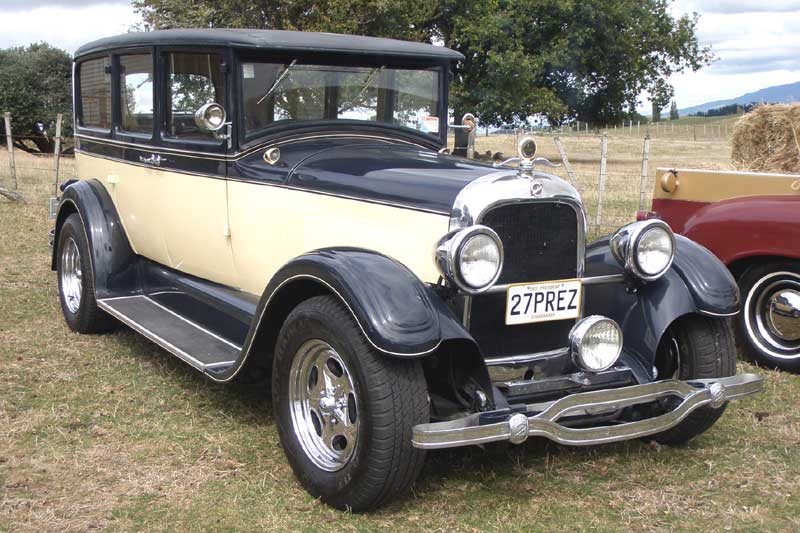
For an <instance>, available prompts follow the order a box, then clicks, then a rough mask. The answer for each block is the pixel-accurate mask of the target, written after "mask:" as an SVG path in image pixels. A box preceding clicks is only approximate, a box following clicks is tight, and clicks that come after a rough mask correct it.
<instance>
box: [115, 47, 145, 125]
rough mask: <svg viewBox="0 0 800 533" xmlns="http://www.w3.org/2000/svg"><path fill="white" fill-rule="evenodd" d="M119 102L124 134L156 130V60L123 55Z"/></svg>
mask: <svg viewBox="0 0 800 533" xmlns="http://www.w3.org/2000/svg"><path fill="white" fill-rule="evenodd" d="M119 91H120V95H119V100H120V106H121V108H122V109H121V112H120V117H121V123H120V127H121V129H122V130H123V131H127V132H131V133H152V131H153V57H152V56H151V55H150V54H136V55H127V56H120V58H119Z"/></svg>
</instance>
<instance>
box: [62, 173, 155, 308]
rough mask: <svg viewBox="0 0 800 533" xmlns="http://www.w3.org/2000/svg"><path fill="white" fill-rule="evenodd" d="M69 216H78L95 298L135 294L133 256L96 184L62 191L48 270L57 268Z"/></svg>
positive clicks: (136, 279)
mask: <svg viewBox="0 0 800 533" xmlns="http://www.w3.org/2000/svg"><path fill="white" fill-rule="evenodd" d="M73 213H77V214H78V216H80V218H81V222H82V223H83V229H84V231H85V232H86V240H87V241H88V242H89V251H90V252H91V267H92V273H93V274H94V284H95V298H97V299H103V298H109V297H112V296H125V295H128V294H133V293H134V292H136V291H137V290H138V289H139V287H140V286H141V284H140V283H139V274H138V269H137V267H136V265H137V262H136V255H135V254H134V253H133V250H132V249H131V246H130V243H129V242H128V237H127V236H126V235H125V231H124V230H123V228H122V223H121V222H120V220H119V215H118V214H117V210H116V208H115V207H114V202H113V201H112V200H111V197H110V196H109V194H108V191H106V189H105V187H104V186H103V184H102V183H100V182H99V181H97V180H87V181H78V182H75V183H73V184H71V185H69V186H68V187H66V188H65V189H64V194H63V195H62V197H61V203H60V204H59V207H58V213H57V214H56V227H55V238H54V241H53V255H52V258H51V268H52V269H53V270H56V268H57V266H58V262H57V260H58V258H57V253H58V239H59V235H60V233H61V229H62V227H63V226H64V221H65V220H66V219H67V217H68V216H69V215H71V214H73Z"/></svg>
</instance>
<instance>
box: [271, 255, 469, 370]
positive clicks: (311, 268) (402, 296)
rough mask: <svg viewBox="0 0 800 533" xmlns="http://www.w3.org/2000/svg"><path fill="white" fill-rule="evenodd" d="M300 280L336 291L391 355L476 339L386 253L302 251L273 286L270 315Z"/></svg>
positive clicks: (422, 351)
mask: <svg viewBox="0 0 800 533" xmlns="http://www.w3.org/2000/svg"><path fill="white" fill-rule="evenodd" d="M298 279H310V280H314V281H315V282H317V283H320V284H322V285H324V286H325V287H327V288H328V289H329V290H330V291H331V292H333V293H334V294H336V295H337V296H338V297H339V299H340V300H341V301H342V303H344V305H346V306H347V307H348V308H349V309H350V312H351V313H352V314H353V317H354V318H355V320H356V322H358V324H359V326H360V327H361V330H362V331H363V333H364V336H365V337H366V338H367V340H368V341H369V342H370V343H371V344H372V345H373V346H374V347H375V348H376V349H378V350H379V351H381V352H384V353H386V354H388V355H392V356H397V357H419V356H423V355H427V354H429V353H431V352H433V351H434V350H436V349H437V348H438V347H439V346H440V345H441V344H442V343H443V342H445V341H448V340H466V341H470V342H472V343H473V344H474V343H475V341H474V339H472V336H470V334H469V333H468V332H467V331H466V330H465V329H464V328H463V326H462V325H461V323H460V322H459V321H458V320H457V319H456V318H455V316H453V314H452V312H451V311H450V309H449V308H448V307H447V305H446V304H445V303H444V301H442V299H441V298H440V297H439V296H438V295H437V294H436V293H435V292H434V290H433V289H432V288H431V287H429V286H428V285H426V284H425V283H423V282H422V281H420V280H419V278H417V277H416V276H415V275H414V273H413V272H411V271H410V270H409V269H408V268H406V267H405V266H403V265H402V264H400V263H398V262H397V261H395V260H394V259H392V258H390V257H387V256H385V255H381V254H379V253H376V252H372V251H368V250H362V249H356V248H337V249H324V250H318V251H315V252H312V253H308V254H305V255H302V256H300V257H298V258H296V259H294V260H292V261H291V262H289V263H288V264H287V265H285V266H284V267H283V268H281V269H280V270H279V271H278V272H277V273H276V274H275V276H274V277H273V278H272V281H271V282H270V283H269V285H268V286H267V288H266V290H265V291H264V298H266V300H265V301H264V303H263V305H264V307H265V311H266V313H269V307H270V304H271V301H272V300H274V299H276V298H278V297H279V296H280V294H281V292H282V291H284V290H291V284H292V282H293V281H295V280H298ZM264 298H262V300H264Z"/></svg>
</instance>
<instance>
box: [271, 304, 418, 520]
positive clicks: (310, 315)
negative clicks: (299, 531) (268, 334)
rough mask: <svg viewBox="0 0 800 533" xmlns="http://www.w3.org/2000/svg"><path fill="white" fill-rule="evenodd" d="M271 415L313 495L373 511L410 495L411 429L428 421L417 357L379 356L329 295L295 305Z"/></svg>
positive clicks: (283, 336)
mask: <svg viewBox="0 0 800 533" xmlns="http://www.w3.org/2000/svg"><path fill="white" fill-rule="evenodd" d="M272 396H273V407H274V409H275V418H276V421H277V426H278V433H279V435H280V439H281V444H282V445H283V449H284V451H285V453H286V457H287V459H288V460H289V463H290V464H291V466H292V469H293V470H294V473H295V475H296V476H297V478H298V480H299V481H300V483H301V484H302V485H303V487H304V488H305V489H306V490H307V491H308V492H309V493H311V495H313V496H314V497H317V498H320V499H321V500H322V501H324V502H325V503H327V504H329V505H331V506H333V507H336V508H337V509H342V510H352V511H355V512H360V511H367V510H370V509H374V508H376V507H379V506H380V505H383V504H385V503H387V502H388V501H390V500H392V499H395V498H397V497H399V496H401V495H402V494H404V493H405V492H407V491H408V490H409V489H410V487H411V485H412V484H413V483H414V480H415V479H416V478H417V476H418V474H419V472H420V470H421V468H422V465H423V463H424V459H425V454H424V452H423V451H422V450H418V449H416V448H414V447H413V446H412V445H411V437H412V428H413V427H414V426H415V425H417V424H422V423H426V422H428V420H429V400H428V392H427V386H426V383H425V376H424V374H423V371H422V367H421V365H420V364H419V362H418V361H413V360H402V359H393V358H390V357H388V356H386V355H384V354H381V353H378V352H377V350H375V348H374V347H372V346H371V345H370V344H369V343H368V342H367V340H366V339H365V338H364V336H363V334H362V333H361V331H360V330H359V328H358V326H357V324H356V323H355V322H354V320H353V317H352V315H351V314H350V312H349V311H348V310H347V309H346V308H345V307H343V306H342V305H341V303H340V302H339V301H338V300H336V299H335V298H334V297H332V296H318V297H315V298H311V299H309V300H306V301H305V302H303V303H301V304H300V305H298V306H297V307H296V308H295V309H294V310H293V311H292V312H291V313H290V314H289V317H288V318H287V319H286V322H285V323H284V325H283V327H282V328H281V331H280V334H279V336H278V341H277V346H276V349H275V357H274V360H273V372H272Z"/></svg>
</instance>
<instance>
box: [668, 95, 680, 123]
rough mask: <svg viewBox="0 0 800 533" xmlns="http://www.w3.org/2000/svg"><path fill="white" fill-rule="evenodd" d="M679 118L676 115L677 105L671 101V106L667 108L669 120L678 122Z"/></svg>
mask: <svg viewBox="0 0 800 533" xmlns="http://www.w3.org/2000/svg"><path fill="white" fill-rule="evenodd" d="M680 117H681V116H680V115H679V114H678V104H677V103H676V102H675V100H673V101H672V105H671V106H670V107H669V119H670V120H678V119H679V118H680Z"/></svg>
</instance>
